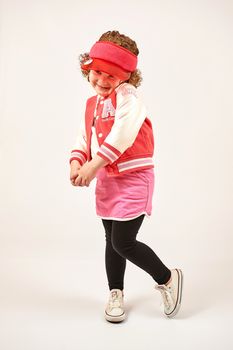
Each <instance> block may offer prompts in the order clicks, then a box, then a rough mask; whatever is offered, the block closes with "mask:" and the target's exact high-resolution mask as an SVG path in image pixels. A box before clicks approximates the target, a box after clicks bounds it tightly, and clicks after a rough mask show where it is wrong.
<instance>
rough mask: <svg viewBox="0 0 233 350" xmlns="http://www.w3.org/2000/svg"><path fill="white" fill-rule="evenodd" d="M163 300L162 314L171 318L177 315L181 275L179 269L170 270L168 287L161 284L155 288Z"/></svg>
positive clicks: (179, 303) (179, 302) (181, 281)
mask: <svg viewBox="0 0 233 350" xmlns="http://www.w3.org/2000/svg"><path fill="white" fill-rule="evenodd" d="M155 288H156V289H158V290H159V291H160V292H161V294H162V298H163V304H164V314H165V315H166V316H167V317H173V316H175V315H176V314H177V312H178V311H179V309H180V305H181V298H182V288H183V273H182V271H181V270H179V269H174V270H171V282H170V283H169V284H168V285H165V284H161V285H157V286H155Z"/></svg>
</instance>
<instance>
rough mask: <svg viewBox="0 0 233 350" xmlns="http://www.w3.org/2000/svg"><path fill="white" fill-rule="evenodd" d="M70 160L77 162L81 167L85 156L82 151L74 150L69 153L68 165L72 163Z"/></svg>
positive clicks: (85, 159) (85, 158)
mask: <svg viewBox="0 0 233 350" xmlns="http://www.w3.org/2000/svg"><path fill="white" fill-rule="evenodd" d="M72 160H77V161H79V163H80V164H81V165H83V164H84V163H86V161H87V155H86V153H84V152H83V151H79V150H76V149H75V150H73V151H71V157H70V163H71V162H72Z"/></svg>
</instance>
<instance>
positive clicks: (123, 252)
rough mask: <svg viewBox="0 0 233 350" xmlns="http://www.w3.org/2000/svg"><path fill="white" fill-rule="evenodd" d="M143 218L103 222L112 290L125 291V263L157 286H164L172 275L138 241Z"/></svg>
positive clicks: (109, 281)
mask: <svg viewBox="0 0 233 350" xmlns="http://www.w3.org/2000/svg"><path fill="white" fill-rule="evenodd" d="M143 219H144V215H141V216H139V217H138V218H136V219H133V220H129V221H116V220H102V221H103V225H104V228H105V237H106V250H105V266H106V273H107V278H108V285H109V289H110V290H111V289H114V288H117V289H121V290H123V289H124V274H125V267H126V259H128V260H129V261H131V262H132V263H134V264H135V265H137V266H139V267H140V268H141V269H143V270H144V271H146V272H148V273H149V274H150V275H151V276H152V278H153V279H154V280H155V281H156V282H157V283H158V284H165V283H167V282H168V281H169V279H170V277H171V271H170V270H169V269H168V268H167V267H166V266H165V265H164V264H163V263H162V261H161V260H160V259H159V258H158V256H157V255H156V254H155V253H154V252H153V250H152V249H151V248H150V247H148V246H147V245H146V244H144V243H142V242H139V241H137V240H136V236H137V233H138V230H139V228H140V226H141V224H142V222H143Z"/></svg>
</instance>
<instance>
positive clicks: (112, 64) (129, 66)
mask: <svg viewBox="0 0 233 350" xmlns="http://www.w3.org/2000/svg"><path fill="white" fill-rule="evenodd" d="M89 56H90V58H91V59H90V60H88V61H87V62H84V63H83V64H82V65H81V68H82V69H84V70H90V69H93V70H99V71H103V72H105V73H108V74H111V75H113V76H117V77H118V78H119V79H122V80H127V79H129V77H130V73H131V72H133V71H135V69H136V67H137V56H136V55H134V54H133V53H132V52H131V51H129V50H127V49H125V48H124V47H122V46H119V45H116V44H114V43H112V42H110V41H97V42H96V43H95V44H94V45H93V46H92V48H91V51H90V54H89Z"/></svg>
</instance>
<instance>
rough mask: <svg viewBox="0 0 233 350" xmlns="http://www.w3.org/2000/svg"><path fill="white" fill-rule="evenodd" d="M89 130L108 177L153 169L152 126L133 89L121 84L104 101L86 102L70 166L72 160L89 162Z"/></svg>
mask: <svg viewBox="0 0 233 350" xmlns="http://www.w3.org/2000/svg"><path fill="white" fill-rule="evenodd" d="M92 126H94V127H95V130H96V135H97V140H98V145H99V149H98V151H97V154H98V155H99V156H100V157H102V158H103V159H105V160H106V161H107V162H108V164H107V165H106V170H107V173H108V175H109V176H111V175H112V176H117V175H120V174H123V173H126V172H132V171H136V170H140V169H148V168H153V167H154V165H153V159H152V157H153V152H154V138H153V130H152V124H151V122H150V120H149V119H148V118H147V112H146V109H145V106H144V105H143V103H142V101H141V99H140V98H139V97H138V95H137V90H136V88H135V87H134V86H133V85H131V84H128V83H123V84H121V85H120V86H118V87H117V88H116V89H115V90H114V91H113V92H112V94H111V95H110V96H108V97H107V98H103V97H100V96H93V97H91V98H89V99H88V100H87V103H86V112H85V120H83V121H82V122H81V126H80V129H79V133H78V136H77V140H76V143H75V145H74V147H73V150H72V151H71V157H70V162H71V161H72V160H74V159H76V160H78V161H79V162H80V164H81V165H83V164H84V163H85V162H86V161H90V160H91V159H92V156H91V137H92Z"/></svg>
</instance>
